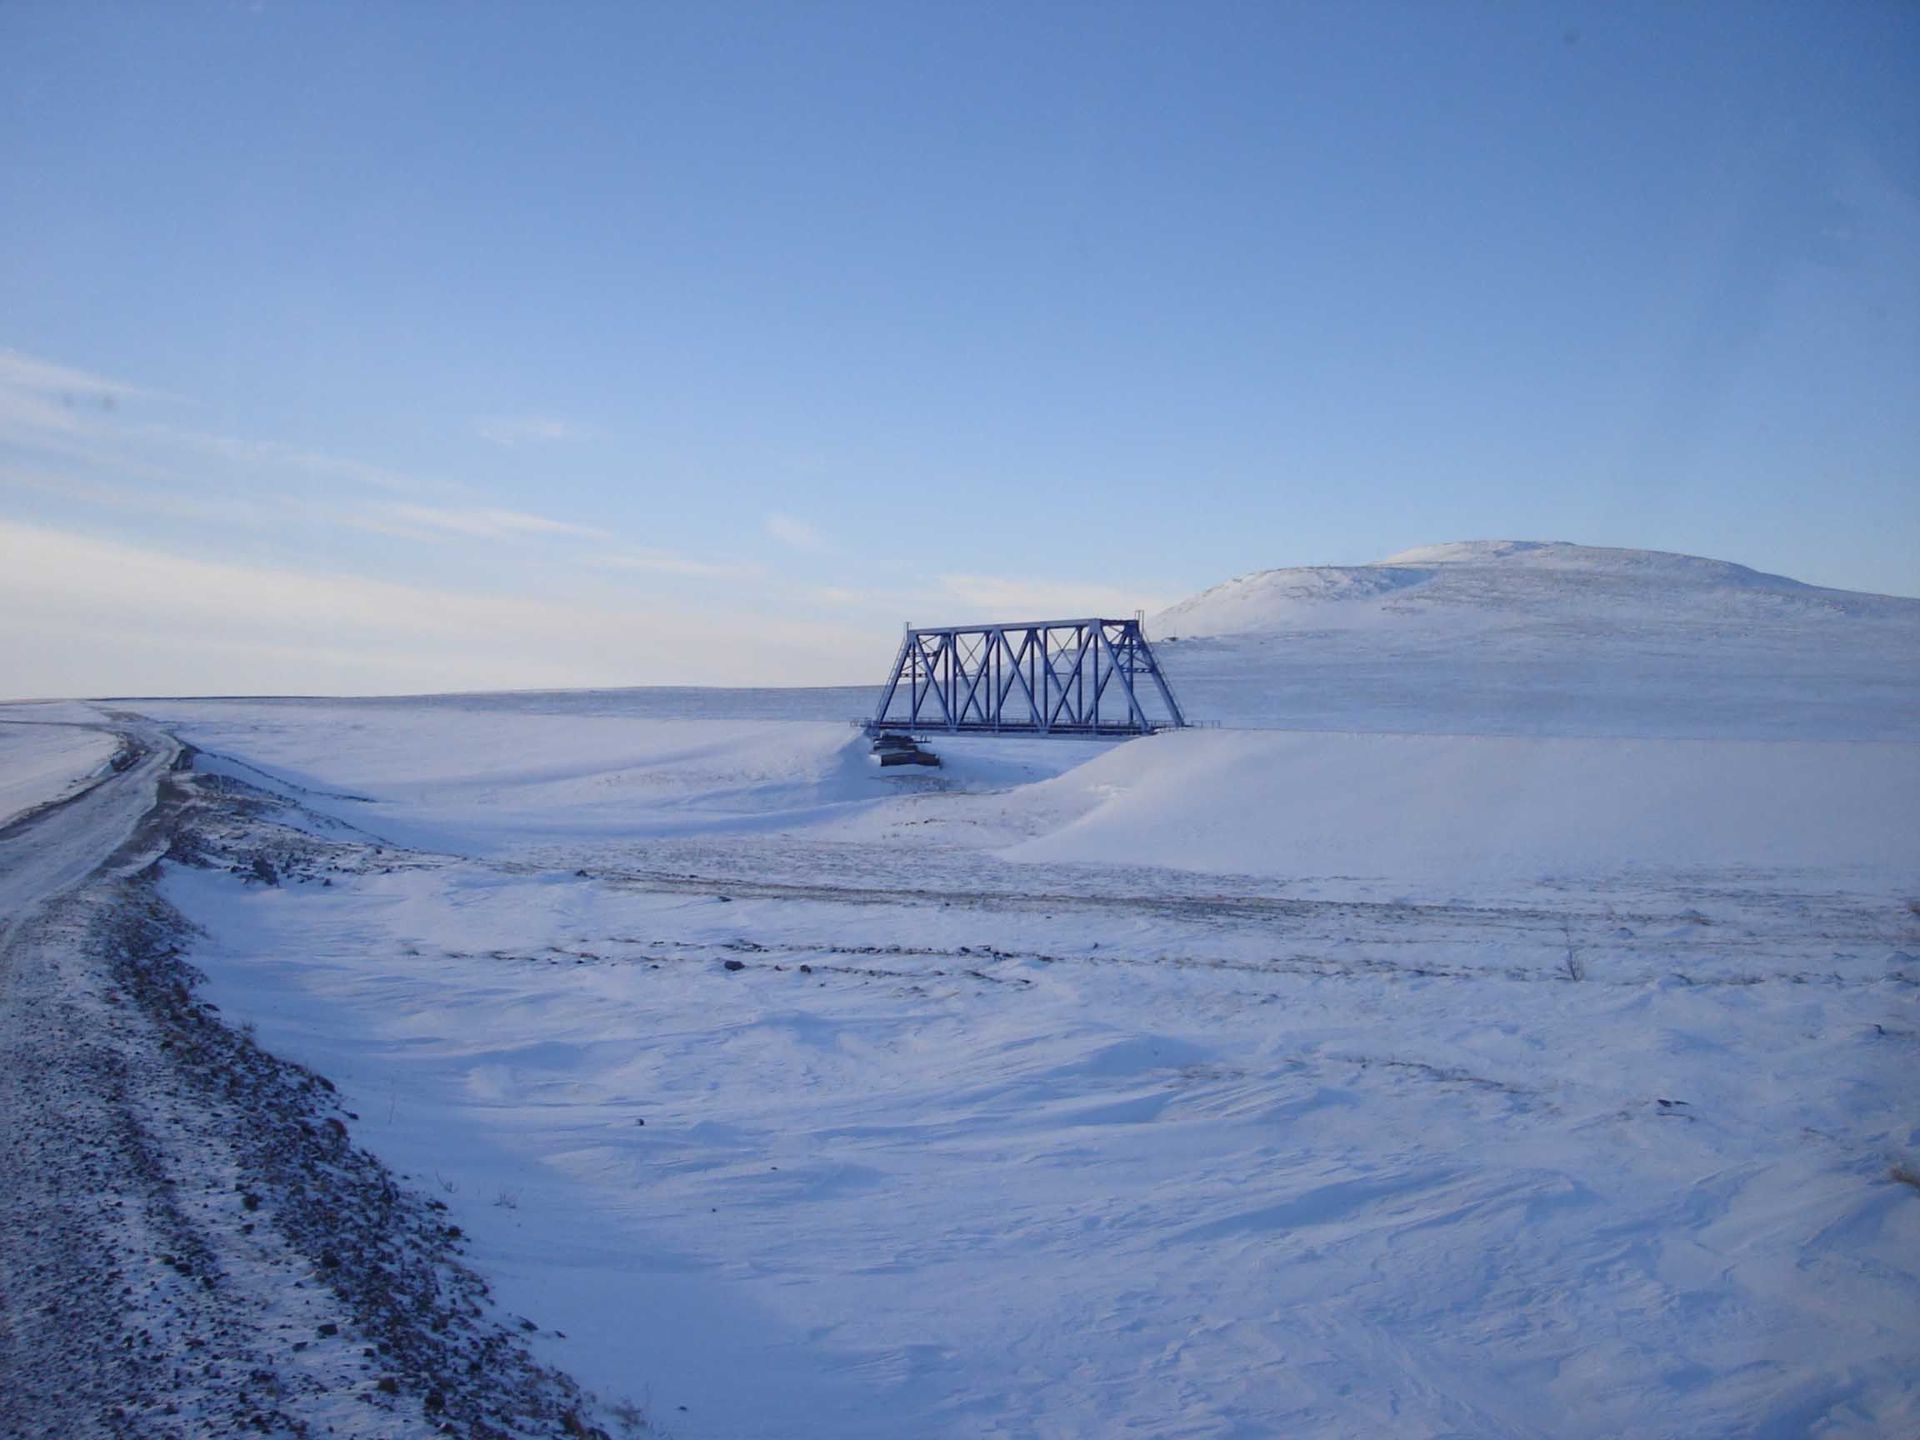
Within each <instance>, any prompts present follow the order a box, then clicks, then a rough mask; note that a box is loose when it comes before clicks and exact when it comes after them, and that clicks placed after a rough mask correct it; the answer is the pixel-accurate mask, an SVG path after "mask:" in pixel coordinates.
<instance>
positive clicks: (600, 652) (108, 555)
mask: <svg viewBox="0 0 1920 1440" xmlns="http://www.w3.org/2000/svg"><path fill="white" fill-rule="evenodd" d="M865 640H866V637H864V636H863V635H862V634H861V633H860V632H859V631H858V630H857V629H853V628H849V627H845V626H835V625H825V624H819V623H810V622H806V621H799V620H792V619H785V618H779V617H769V616H765V615H753V614H742V613H733V612H729V611H726V610H722V609H716V608H710V607H709V608H701V609H697V610H691V611H690V610H687V609H685V608H683V607H680V606H676V605H672V604H660V603H653V604H642V603H637V602H633V601H631V600H629V599H625V598H621V597H614V598H612V599H610V600H605V601H599V602H596V601H590V600H579V599H573V600H564V599H556V598H544V597H533V596H524V595H503V594H484V593H476V592H473V591H468V590H460V589H454V588H450V587H448V586H444V585H430V584H423V583H408V582H398V581H393V580H383V579H372V578H367V577H364V576H356V575H350V574H340V573H329V572H325V571H320V570H316V569H309V568H304V567H298V566H292V567H290V566H267V565H252V564H237V563H233V562H231V561H225V560H211V559H207V558H203V557H199V556H193V555H186V554H181V553H179V552H177V551H174V550H170V549H167V548H164V547H160V546H155V545H150V544H128V543H124V542H120V541H111V540H102V539H99V538H97V537H93V536H88V535H80V534H75V533H72V532H70V531H65V530H61V529H57V528H49V527H45V526H36V525H22V524H18V523H15V522H12V521H8V520H4V519H0V698H11V697H13V696H21V695H29V694H44V695H54V694H59V695H76V694H92V695H99V694H108V693H111V694H122V695H125V694H140V693H145V694H180V693H200V694H214V693H233V692H235V691H240V690H248V691H259V692H276V691H277V692H294V693H309V694H311V693H315V692H328V691H331V692H339V693H386V694H393V693H418V692H422V691H432V690H448V689H487V688H505V687H515V686H528V685H542V686H548V685H551V686H577V685H625V684H638V683H655V684H716V683H722V682H724V681H726V680H728V679H730V678H732V675H733V671H734V669H735V668H736V667H738V666H739V665H741V664H743V663H745V664H749V665H751V666H752V667H754V671H755V673H758V674H763V675H765V676H766V677H767V681H768V683H774V684H780V683H789V684H791V683H799V682H801V681H803V680H807V679H812V678H814V677H816V676H818V675H819V674H822V673H825V674H828V675H830V676H832V677H834V678H836V679H839V680H843V681H847V682H856V681H858V680H859V679H860V678H861V676H862V675H863V673H864V669H865V667H864V666H862V665H860V664H859V663H857V662H853V661H851V660H850V657H855V656H864V654H865V651H866V649H867V646H866V643H865Z"/></svg>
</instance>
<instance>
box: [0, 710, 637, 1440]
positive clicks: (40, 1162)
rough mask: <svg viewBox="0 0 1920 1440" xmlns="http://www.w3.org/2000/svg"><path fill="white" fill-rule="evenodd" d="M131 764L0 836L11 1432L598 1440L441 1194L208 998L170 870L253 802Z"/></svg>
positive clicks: (162, 740)
mask: <svg viewBox="0 0 1920 1440" xmlns="http://www.w3.org/2000/svg"><path fill="white" fill-rule="evenodd" d="M123 740H124V742H125V746H126V748H125V750H124V751H123V754H126V755H129V756H130V757H131V758H130V759H129V760H127V761H125V762H124V763H122V764H121V765H120V768H119V769H118V770H116V771H113V772H110V773H108V774H107V775H105V776H104V777H103V778H102V779H101V780H100V781H99V782H98V783H96V784H95V785H93V786H92V787H91V788H90V789H88V790H86V791H85V792H83V793H81V794H79V795H77V796H74V797H73V798H71V799H69V800H66V801H63V802H61V803H59V804H57V805H53V806H47V807H43V808H41V809H40V810H38V811H36V812H34V813H33V814H31V815H29V816H26V817H23V818H22V819H21V820H19V821H17V822H15V823H14V824H12V825H10V826H8V827H7V829H6V830H5V831H3V832H0V1436H3V1437H6V1440H28V1437H34V1440H41V1437H66V1436H72V1437H81V1436H128V1437H149V1436H168V1437H172V1436H179V1437H191V1436H202V1435H210V1434H241V1433H250V1434H262V1433H264V1434H275V1435H297V1436H305V1435H329V1434H331V1435H365V1436H406V1435H429V1434H454V1435H462V1436H476V1437H492V1436H529V1437H531V1436H568V1435H571V1436H580V1435H592V1434H596V1433H601V1432H599V1431H597V1430H596V1429H595V1428H594V1425H593V1422H592V1419H591V1416H592V1413H593V1411H592V1406H591V1404H590V1402H589V1401H588V1400H587V1399H586V1397H584V1396H582V1395H581V1393H580V1392H579V1390H578V1388H577V1387H576V1386H574V1385H573V1383H572V1382H571V1381H570V1380H568V1379H567V1378H566V1377H565V1376H562V1375H559V1374H557V1373H555V1372H553V1371H551V1370H548V1369H545V1368H543V1367H541V1366H540V1365H539V1364H538V1363H537V1362H535V1361H534V1360H533V1358H532V1357H531V1355H530V1354H529V1353H528V1351H527V1350H526V1348H525V1345H524V1343H523V1340H522V1336H521V1334H520V1330H521V1329H522V1328H531V1326H530V1325H525V1326H523V1325H522V1324H521V1323H520V1322H517V1321H516V1320H515V1319H514V1318H513V1317H506V1316H502V1315H500V1314H498V1313H497V1311H496V1310H495V1308H494V1307H493V1306H492V1304H491V1303H490V1301H489V1299H488V1296H487V1289H486V1286H485V1283H484V1282H483V1281H482V1280H481V1279H480V1278H479V1277H478V1276H476V1275H475V1274H473V1273H472V1272H471V1271H470V1270H468V1269H467V1268H466V1267H465V1266H464V1265H463V1264H462V1263H461V1262H460V1259H459V1251H460V1247H461V1238H460V1235H459V1232H458V1230H457V1228H456V1227H453V1226H450V1225H448V1224H446V1223H445V1220H444V1216H443V1214H442V1212H441V1211H440V1209H439V1207H438V1205H437V1204H436V1202H434V1201H432V1200H430V1199H428V1198H425V1197H423V1196H420V1195H417V1194H414V1193H411V1192H409V1191H407V1190H406V1189H405V1188H404V1187H402V1186H401V1185H399V1184H397V1183H396V1182H395V1180H394V1178H393V1177H392V1176H391V1175H390V1174H389V1173H387V1172H386V1171H385V1169H384V1168H383V1167H382V1166H381V1165H380V1164H379V1163H378V1162H377V1161H376V1160H374V1159H373V1158H372V1157H371V1156H370V1155H368V1154H367V1153H366V1152H365V1151H362V1150H360V1149H358V1148H357V1147H355V1146H354V1145H353V1144H352V1142H351V1139H350V1131H349V1126H350V1124H351V1121H352V1119H353V1117H352V1116H351V1115H349V1114H347V1113H346V1112H344V1111H342V1110H341V1109H339V1107H338V1106H337V1104H336V1102H335V1100H334V1098H333V1094H332V1086H331V1085H330V1084H329V1083H328V1082H327V1081H326V1080H325V1079H324V1078H323V1077H320V1076H317V1075H314V1074H312V1073H310V1072H308V1071H305V1070H303V1069H301V1068H299V1067H297V1066H293V1065H289V1064H286V1063H285V1062H282V1061H280V1060H278V1059H276V1058H274V1057H273V1056H271V1055H268V1054H267V1053H266V1052H264V1051H262V1050H261V1049H260V1048H259V1047H258V1046H256V1045H254V1044H253V1043H252V1041H251V1040H250V1039H249V1038H248V1037H246V1036H245V1035H243V1034H240V1033H238V1032H236V1031H235V1030H233V1029H232V1028H230V1027H228V1026H227V1025H225V1024H224V1023H223V1022H222V1021H221V1019H220V1017H219V1016H218V1015H217V1014H216V1013H215V1012H214V1010H213V1009H212V1007H210V1006H208V1005H205V1004H203V1003H201V1002H199V1001H197V1000H196V999H195V998H194V995H193V984H194V981H195V978H196V977H195V975H194V972H193V971H192V969H191V967H190V965H189V964H188V963H187V961H186V959H185V958H184V955H183V953H182V950H183V946H184V945H185V944H187V943H188V942H189V941H190V938H191V937H190V936H189V935H188V934H187V933H186V931H185V927H184V925H183V924H182V922H181V921H180V919H179V917H178V916H177V915H175V914H173V913H172V912H171V911H170V910H169V909H168V908H167V907H166V906H165V905H164V904H163V903H162V902H161V901H160V900H159V899H158V898H157V897H156V895H155V893H154V888H153V885H152V879H153V874H154V871H155V869H156V868H157V865H158V864H159V863H160V857H161V856H163V855H164V854H166V853H167V852H168V851H169V849H170V848H171V849H172V850H173V852H174V853H175V854H176V855H177V856H191V854H192V853H193V844H192V841H191V829H192V826H193V824H194V821H195V817H196V816H197V815H203V814H205V813H207V812H208V811H209V810H210V809H212V808H217V807H220V806H230V805H235V804H245V803H246V802H245V800H244V798H242V797H237V796H234V795H232V794H230V793H226V792H224V791H221V790H219V789H217V788H216V789H214V790H213V791H206V790H203V789H202V788H201V783H200V782H197V781H196V780H195V779H194V778H193V777H191V776H190V775H188V774H185V773H182V772H179V771H177V770H176V768H175V767H176V766H178V765H179V764H180V763H181V761H182V754H181V751H180V747H179V746H178V745H177V744H176V743H175V742H174V741H173V740H172V739H171V737H169V736H167V735H165V734H164V732H161V731H158V730H156V729H154V728H152V727H150V726H145V725H140V724H133V723H129V724H128V726H127V727H126V728H125V730H124V732H123Z"/></svg>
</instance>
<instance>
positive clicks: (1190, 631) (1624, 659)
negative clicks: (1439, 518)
mask: <svg viewBox="0 0 1920 1440" xmlns="http://www.w3.org/2000/svg"><path fill="white" fill-rule="evenodd" d="M1150 631H1151V633H1152V635H1153V636H1154V637H1155V638H1156V640H1157V641H1159V642H1161V644H1160V650H1161V652H1162V654H1163V655H1164V657H1165V662H1166V665H1167V668H1168V671H1169V673H1170V674H1171V675H1172V677H1173V679H1174V683H1175V685H1176V686H1177V687H1178V689H1179V692H1180V695H1181V698H1182V701H1183V703H1184V704H1185V706H1186V707H1187V710H1188V712H1189V715H1190V716H1191V717H1192V718H1197V719H1202V720H1211V721H1217V722H1219V723H1222V724H1227V725H1259V726H1277V727H1281V728H1287V729H1333V730H1399V731H1420V732H1438V733H1449V734H1544V735H1603V736H1672V737H1691V738H1728V739H1739V738H1744V739H1874V740H1890V739H1901V740H1913V739H1920V600H1911V599H1903V598H1899V597H1895V596H1886V595H1868V594H1861V593H1858V592H1854V591H1846V590H1830V589H1824V588H1821V587H1819V586H1814V585H1805V584H1802V583H1800V582H1799V581H1796V580H1790V579H1787V578H1785V577H1783V576H1778V575H1767V574H1763V573H1761V572H1759V571H1756V570H1750V569H1748V568H1746V567H1745V566H1742V565H1734V564H1729V563H1727V562H1725V561H1720V560H1708V559H1702V558H1700V557H1697V556H1691V555H1673V554H1666V553H1663V552H1659V551H1650V550H1614V549H1600V548H1596V547H1592V546H1583V545H1568V544H1561V543H1544V542H1535V541H1515V540H1485V541H1468V542H1462V543H1455V544H1447V545H1434V546H1428V547H1424V548H1421V549H1417V550H1409V551H1406V552H1404V553H1402V554H1399V555H1395V556H1392V557H1390V558H1389V559H1386V560H1382V561H1379V562H1377V563H1375V564H1371V565H1353V566H1307V567H1301V568H1296V569H1284V570H1265V571H1261V572H1259V573H1257V574H1253V575H1245V576H1241V577H1240V578H1238V579H1235V580H1230V581H1228V582H1226V583H1225V584H1222V585H1217V586H1215V587H1213V588H1212V589H1210V590H1207V591H1204V592H1202V593H1201V594H1199V595H1195V596H1193V597H1192V598H1190V599H1188V600H1184V601H1182V602H1180V603H1179V604H1177V605H1174V606H1172V607H1171V608H1169V609H1167V610H1165V611H1163V612H1162V613H1161V614H1160V615H1158V616H1156V617H1154V619H1153V621H1152V623H1151V625H1150Z"/></svg>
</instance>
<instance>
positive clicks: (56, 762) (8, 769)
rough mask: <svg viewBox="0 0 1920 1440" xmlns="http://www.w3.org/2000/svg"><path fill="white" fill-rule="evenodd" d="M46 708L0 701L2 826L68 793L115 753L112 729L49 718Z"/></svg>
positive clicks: (0, 821)
mask: <svg viewBox="0 0 1920 1440" xmlns="http://www.w3.org/2000/svg"><path fill="white" fill-rule="evenodd" d="M45 708H46V707H41V706H33V705H9V706H5V707H0V826H4V825H6V824H8V823H10V822H11V821H13V820H15V819H18V818H19V817H20V816H21V815H22V814H24V813H25V812H27V811H29V810H32V809H35V808H36V807H38V806H41V805H46V804H49V803H50V802H52V801H55V800H59V799H62V798H63V797H65V796H68V795H71V794H72V793H73V792H74V791H75V790H78V789H80V788H81V787H82V786H84V785H85V784H86V783H87V782H88V781H89V780H91V779H92V778H93V777H95V776H97V775H98V774H99V773H100V772H101V771H102V770H103V769H104V768H105V767H106V765H107V763H108V762H109V761H111V760H112V759H113V754H114V750H115V749H116V745H115V741H114V739H113V737H112V736H111V735H109V734H107V733H106V732H104V731H102V730H97V729H91V728H83V727H81V726H77V725H73V724H63V723H59V722H56V721H49V720H47V719H45V718H43V715H44V710H45ZM95 718H96V719H97V717H95Z"/></svg>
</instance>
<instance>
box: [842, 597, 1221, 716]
mask: <svg viewBox="0 0 1920 1440" xmlns="http://www.w3.org/2000/svg"><path fill="white" fill-rule="evenodd" d="M1186 723H1187V720H1186V717H1185V716H1184V715H1183V714H1182V713H1181V711H1180V702H1179V701H1177V700H1175V699H1174V698H1173V689H1172V687H1171V686H1169V685H1168V684H1167V677H1166V676H1165V674H1163V673H1162V672H1161V669H1160V665H1159V662H1158V661H1156V660H1155V659H1154V656H1153V647H1152V646H1150V645H1148V644H1147V637H1146V635H1145V634H1144V633H1143V632H1142V630H1141V628H1140V622H1139V621H1138V620H1137V619H1135V620H1098V619H1091V620H1036V621H1031V622H1028V623H1025V624H1020V625H953V626H939V627H934V628H931V629H913V628H911V627H909V628H908V630H907V632H906V635H905V637H904V638H903V639H902V640H901V642H900V653H899V655H898V656H897V657H896V658H895V660H894V662H893V673H892V674H891V675H890V676H889V677H888V679H887V684H886V688H885V689H884V690H883V691H882V692H881V696H880V708H879V709H878V710H876V711H875V712H874V716H873V719H871V720H869V721H868V722H867V729H868V731H869V732H870V733H872V734H875V735H884V734H887V733H888V732H893V733H901V732H916V731H917V732H922V733H928V734H947V735H967V734H985V735H1111V736H1126V735H1150V734H1152V733H1153V732H1154V731H1155V730H1163V729H1170V728H1178V727H1181V726H1184V725H1185V724H1186Z"/></svg>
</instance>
